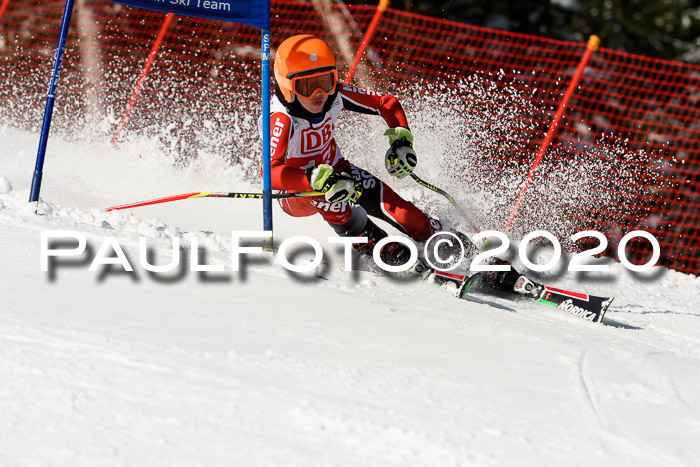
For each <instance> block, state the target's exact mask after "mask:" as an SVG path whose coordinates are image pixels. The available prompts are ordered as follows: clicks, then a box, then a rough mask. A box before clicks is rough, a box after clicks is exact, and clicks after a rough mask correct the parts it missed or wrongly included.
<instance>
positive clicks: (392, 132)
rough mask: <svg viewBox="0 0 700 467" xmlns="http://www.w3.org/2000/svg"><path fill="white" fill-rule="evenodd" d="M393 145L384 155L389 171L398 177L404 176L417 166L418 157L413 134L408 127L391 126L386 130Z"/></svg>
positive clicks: (385, 133) (385, 164)
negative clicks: (414, 148) (414, 147)
mask: <svg viewBox="0 0 700 467" xmlns="http://www.w3.org/2000/svg"><path fill="white" fill-rule="evenodd" d="M384 135H386V136H388V137H389V144H391V147H390V148H389V150H388V151H387V152H386V155H385V156H384V166H385V167H386V170H387V172H389V173H390V174H391V175H393V176H394V177H396V178H404V177H406V176H408V175H410V174H411V173H413V169H415V168H416V164H418V157H417V156H416V153H415V151H414V150H413V135H412V134H411V132H410V131H409V130H408V129H407V128H403V127H396V128H390V129H388V130H386V131H385V132H384Z"/></svg>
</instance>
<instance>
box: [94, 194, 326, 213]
mask: <svg viewBox="0 0 700 467" xmlns="http://www.w3.org/2000/svg"><path fill="white" fill-rule="evenodd" d="M319 195H323V193H321V192H320V191H302V192H295V193H273V194H272V198H273V199H287V198H300V197H302V196H319ZM262 197H263V195H262V193H213V192H210V191H202V192H199V193H184V194H181V195H173V196H165V197H163V198H156V199H150V200H147V201H137V202H135V203H129V204H122V205H120V206H112V207H110V208H105V211H117V210H119V209H130V208H137V207H139V206H149V205H151V204H160V203H169V202H170V201H179V200H181V199H190V198H238V199H262Z"/></svg>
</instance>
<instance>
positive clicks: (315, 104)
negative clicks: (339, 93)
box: [297, 89, 328, 114]
mask: <svg viewBox="0 0 700 467" xmlns="http://www.w3.org/2000/svg"><path fill="white" fill-rule="evenodd" d="M297 99H299V103H300V104H301V106H302V107H304V108H305V109H306V110H308V111H309V112H311V113H312V114H317V113H319V112H321V111H322V110H323V106H324V105H325V103H326V99H328V95H327V94H324V93H322V92H321V90H320V89H317V90H316V92H315V93H314V94H313V95H312V96H311V97H302V96H300V95H298V94H297Z"/></svg>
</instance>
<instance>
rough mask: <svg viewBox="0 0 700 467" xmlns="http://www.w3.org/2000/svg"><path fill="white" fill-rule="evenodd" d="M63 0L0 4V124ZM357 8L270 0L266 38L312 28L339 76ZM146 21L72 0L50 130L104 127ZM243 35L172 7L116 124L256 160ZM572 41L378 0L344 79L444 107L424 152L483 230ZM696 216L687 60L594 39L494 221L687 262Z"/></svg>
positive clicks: (365, 18) (32, 116)
mask: <svg viewBox="0 0 700 467" xmlns="http://www.w3.org/2000/svg"><path fill="white" fill-rule="evenodd" d="M63 5H64V2H63V1H62V0H43V1H36V0H33V1H27V0H23V1H19V0H10V1H9V3H8V4H7V8H6V9H5V11H4V12H3V13H2V17H0V108H1V109H2V115H0V123H9V124H11V125H13V126H18V127H23V128H28V129H32V130H34V131H36V130H38V128H39V126H40V125H41V119H42V115H43V109H44V106H43V103H44V101H45V98H46V96H45V92H46V88H47V86H48V83H47V81H48V76H49V72H50V68H51V64H52V60H53V54H54V50H55V43H56V39H57V37H58V28H59V25H60V19H61V14H62V11H63ZM373 14H374V8H372V7H366V6H352V7H343V6H338V5H335V4H333V5H323V4H318V3H314V4H312V3H307V2H294V1H274V2H273V14H272V24H273V28H272V35H273V44H272V45H273V49H274V47H275V46H276V45H277V44H278V43H279V42H280V41H281V40H282V39H284V38H285V37H287V36H289V35H291V34H296V33H311V34H316V35H319V36H321V37H323V38H325V39H326V40H328V42H329V43H330V44H331V46H332V47H333V48H334V50H336V52H337V58H338V60H339V63H340V71H341V76H343V75H344V74H345V72H346V71H347V67H348V65H349V64H350V63H352V60H353V58H354V55H353V54H354V51H355V50H356V49H357V47H358V44H359V43H360V41H361V39H362V36H363V33H364V31H365V29H366V27H367V25H368V24H369V23H370V20H371V18H372V15H373ZM164 19H165V14H162V13H156V12H152V11H146V10H139V9H135V8H130V7H125V6H122V5H120V4H116V3H112V2H103V1H99V2H98V1H96V0H82V1H81V0H77V1H76V8H75V11H74V17H73V21H72V27H71V31H70V34H69V38H68V43H67V52H66V57H65V59H64V64H63V65H64V67H63V71H62V76H61V83H60V85H59V93H58V97H57V101H56V110H55V114H54V123H53V126H52V128H53V129H54V130H56V131H59V132H62V133H64V134H65V135H67V136H71V137H78V136H77V135H80V137H85V135H87V134H89V135H91V137H99V138H102V139H106V138H111V137H112V136H113V134H114V132H115V131H116V129H117V127H118V125H119V122H120V120H121V118H122V115H123V113H124V110H125V108H126V106H127V103H128V101H129V98H130V97H131V96H132V93H133V91H134V88H135V85H136V82H137V80H138V78H139V75H140V74H141V72H142V69H143V66H144V63H145V62H146V59H147V57H148V54H149V52H150V51H151V47H152V45H153V42H154V40H155V38H156V37H157V36H158V34H159V32H160V31H161V27H162V26H163V22H164ZM603 45H604V44H603ZM259 46H260V32H259V31H258V30H255V29H253V28H250V27H247V26H241V25H236V24H229V23H223V22H216V21H205V20H198V19H194V18H186V17H175V18H174V19H173V21H172V23H171V24H170V26H169V27H168V28H167V30H166V31H165V32H164V41H163V44H162V46H161V47H160V49H159V50H158V52H157V59H156V60H155V62H154V66H153V68H152V69H151V71H150V73H149V75H148V78H147V79H146V80H145V81H144V83H143V84H144V88H143V90H142V92H141V94H140V95H139V96H138V99H137V101H136V106H135V107H134V109H133V112H132V113H131V116H130V119H129V121H128V124H127V127H126V129H127V133H126V135H125V136H124V138H135V137H138V136H139V135H147V136H151V137H153V136H155V137H157V138H160V139H161V140H162V141H163V145H164V147H166V148H170V149H172V150H174V149H177V151H176V152H177V156H178V157H179V158H181V159H182V161H183V163H184V162H186V160H187V159H188V158H191V157H196V154H197V151H200V150H205V151H210V152H213V153H220V154H221V157H225V158H228V159H229V160H230V161H231V163H234V164H241V167H242V169H243V170H246V171H249V172H250V173H251V174H254V173H256V172H257V171H258V166H257V161H258V160H259V152H260V141H259V137H258V135H257V130H256V120H257V115H258V114H259V112H260V110H259V101H260V84H259V83H260V60H259V54H260V51H259ZM585 50H586V44H584V43H573V42H565V41H554V40H549V39H544V38H539V37H533V36H527V35H522V34H514V33H507V32H503V31H496V30H491V29H485V28H479V27H475V26H470V25H466V24H461V23H456V22H450V21H441V20H436V19H433V18H428V17H424V16H419V15H412V14H406V13H404V12H400V11H396V10H392V9H389V10H388V11H386V12H385V14H384V16H383V17H382V19H381V20H380V21H379V23H378V27H377V30H376V32H375V34H374V36H373V38H372V39H371V41H370V44H369V47H368V49H367V51H366V54H365V56H364V57H363V59H362V61H361V66H360V68H359V69H358V70H357V73H356V75H355V80H354V82H356V83H361V84H362V85H364V86H366V87H369V88H372V89H377V90H383V91H389V92H394V93H396V94H397V95H399V96H400V97H401V98H402V100H403V102H404V103H405V104H406V105H405V106H406V108H407V110H408V111H409V113H411V112H412V111H413V110H414V109H415V114H414V115H415V116H414V121H417V122H418V124H423V125H430V124H429V123H428V124H426V121H430V120H431V119H432V120H433V121H437V120H442V121H445V122H448V123H449V125H446V126H445V128H447V130H449V131H450V132H451V133H450V134H449V135H445V139H446V140H449V141H448V142H446V143H444V144H445V146H444V147H443V148H442V152H443V153H446V155H445V156H444V157H442V160H443V162H442V164H443V167H444V168H445V172H446V173H449V174H450V175H449V176H446V177H445V179H444V180H442V181H441V183H444V187H445V188H446V189H447V190H448V191H450V192H452V193H454V192H457V193H463V194H464V196H465V198H464V200H461V201H464V202H465V203H469V202H470V201H474V204H473V206H472V209H471V210H470V212H472V213H473V214H474V217H475V219H476V221H477V223H479V225H480V226H481V227H482V228H484V229H486V228H492V229H497V230H500V229H503V227H504V222H505V219H506V217H507V216H508V214H509V213H510V210H511V208H512V205H513V200H514V199H515V198H516V197H517V196H518V194H519V192H520V188H521V187H522V186H523V184H524V182H525V178H526V176H527V174H528V171H529V168H530V164H531V163H532V161H533V160H534V158H535V154H536V153H537V151H538V149H539V147H540V145H541V143H542V141H543V137H544V134H545V133H546V132H547V131H548V128H549V125H550V123H551V121H552V119H553V117H554V115H555V112H556V110H557V107H558V105H559V103H560V102H561V100H562V97H563V96H564V93H565V91H566V88H567V85H568V83H569V82H570V80H571V78H572V76H573V73H574V70H575V69H576V67H577V66H578V65H579V62H580V61H581V58H582V57H583V55H584V52H585ZM435 126H436V127H439V129H438V130H435V131H436V132H437V131H444V130H443V127H440V125H437V124H435ZM453 128H455V129H457V130H458V131H455V132H454V133H452V129H453ZM185 142H186V144H185ZM175 143H177V144H175ZM417 144H418V143H417ZM175 146H177V148H175ZM222 148H224V149H222ZM441 186H443V185H441ZM485 192H486V193H489V194H490V195H483V193H485ZM494 194H495V195H494ZM480 197H483V198H484V199H485V200H486V201H488V202H486V203H482V204H479V202H478V201H479V200H481V198H480ZM699 224H700V67H697V66H692V65H688V64H683V63H676V62H669V61H662V60H655V59H651V58H648V57H641V56H635V55H630V54H625V53H622V52H616V51H613V50H608V49H605V48H601V49H600V50H599V51H597V52H595V53H594V54H593V56H592V58H591V60H590V62H589V63H588V64H587V65H586V68H585V71H584V74H583V77H582V79H581V81H580V83H579V86H578V88H577V89H576V90H575V92H574V94H573V98H572V100H571V101H570V102H569V103H568V106H567V110H566V113H565V117H564V119H563V120H562V121H561V122H559V124H558V126H557V133H556V136H555V138H554V141H553V143H552V145H551V146H550V147H549V148H548V149H547V151H546V153H545V156H544V158H543V159H542V163H541V164H540V165H539V166H538V168H537V170H536V171H535V178H534V180H533V182H532V184H531V186H530V188H529V189H528V191H527V193H526V195H525V198H524V202H523V205H522V209H520V210H519V211H518V214H517V216H516V222H515V224H514V225H515V226H516V227H513V228H512V229H511V232H512V233H513V234H524V233H527V232H530V231H533V230H538V229H544V230H549V231H551V232H553V233H555V234H556V235H557V236H559V238H561V239H562V243H564V244H567V242H566V240H565V239H566V238H568V237H569V236H570V235H572V234H573V233H575V232H578V231H581V230H584V229H595V230H599V231H601V232H604V233H605V234H606V235H607V236H608V238H609V239H610V245H611V246H610V248H609V250H608V254H610V255H611V256H617V252H616V250H615V247H616V245H617V242H618V241H619V239H620V238H621V237H622V236H623V235H624V234H625V233H627V232H630V231H632V230H636V229H642V230H647V231H649V232H651V233H652V234H653V235H654V236H655V237H656V238H657V239H658V240H659V241H660V243H661V252H662V256H661V264H664V265H667V266H669V267H672V268H674V269H677V270H680V271H684V272H690V273H694V274H698V272H700V258H699V255H698V241H699V240H700V232H698V225H699ZM568 246H569V247H572V248H573V247H575V246H574V245H572V244H570V243H569V244H568ZM578 246H581V245H580V244H578ZM650 251H651V247H650V244H649V243H648V242H647V241H646V240H641V239H636V240H634V241H632V242H631V243H630V245H629V247H628V253H629V257H630V258H631V259H634V262H638V263H643V262H645V261H646V260H648V258H649V257H650Z"/></svg>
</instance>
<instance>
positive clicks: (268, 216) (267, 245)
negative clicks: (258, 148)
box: [261, 29, 274, 251]
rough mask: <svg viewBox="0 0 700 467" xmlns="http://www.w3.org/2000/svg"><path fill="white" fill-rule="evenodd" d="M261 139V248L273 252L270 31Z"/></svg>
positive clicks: (265, 43)
mask: <svg viewBox="0 0 700 467" xmlns="http://www.w3.org/2000/svg"><path fill="white" fill-rule="evenodd" d="M261 52H262V64H261V66H262V139H263V167H262V169H263V170H262V172H263V191H262V195H263V230H264V231H265V232H268V236H267V237H265V239H264V245H263V248H264V249H265V250H266V251H273V248H274V245H273V243H272V241H273V239H272V175H271V174H270V170H271V168H270V30H269V29H263V30H262V47H261Z"/></svg>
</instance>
